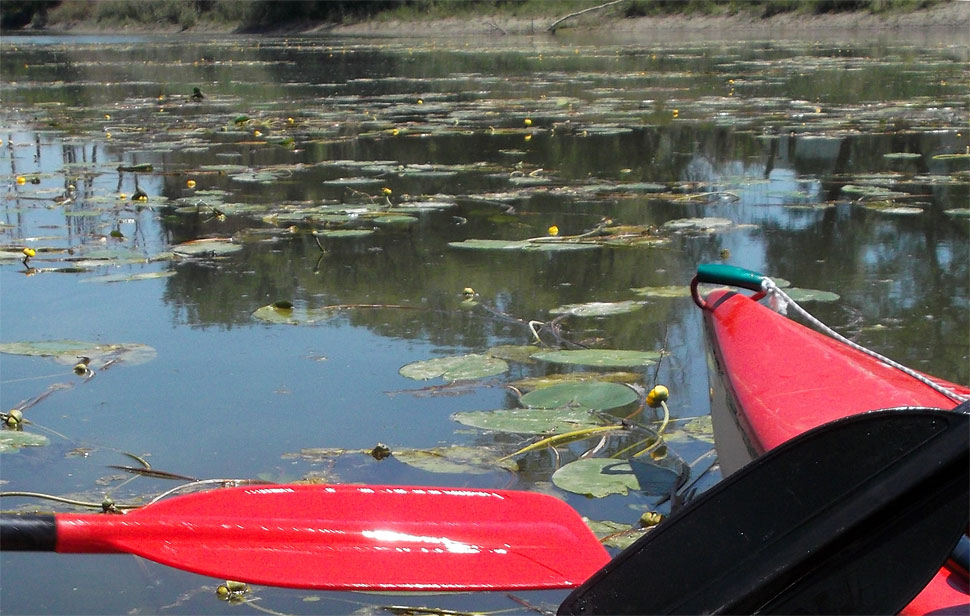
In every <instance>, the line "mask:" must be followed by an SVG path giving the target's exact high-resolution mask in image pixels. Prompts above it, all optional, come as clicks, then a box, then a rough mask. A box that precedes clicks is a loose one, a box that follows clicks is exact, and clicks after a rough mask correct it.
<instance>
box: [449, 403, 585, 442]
mask: <svg viewBox="0 0 970 616" xmlns="http://www.w3.org/2000/svg"><path fill="white" fill-rule="evenodd" d="M451 417H452V419H454V420H455V421H457V422H458V423H460V424H462V425H465V426H469V427H472V428H479V429H481V430H490V431H494V432H514V433H517V434H536V435H538V434H542V435H547V434H563V433H565V432H572V431H573V430H579V429H582V428H593V427H599V426H601V425H602V422H601V421H600V420H599V418H598V417H596V415H594V414H593V413H590V412H589V411H588V410H586V409H557V410H556V411H555V412H550V411H549V409H544V408H538V409H530V408H526V409H498V410H494V411H459V412H457V413H455V414H453V415H452V416H451Z"/></svg>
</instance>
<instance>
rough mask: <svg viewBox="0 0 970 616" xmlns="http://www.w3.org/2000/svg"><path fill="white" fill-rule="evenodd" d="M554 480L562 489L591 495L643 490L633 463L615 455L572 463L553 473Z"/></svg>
mask: <svg viewBox="0 0 970 616" xmlns="http://www.w3.org/2000/svg"><path fill="white" fill-rule="evenodd" d="M552 482H553V483H554V484H556V487H558V488H560V489H562V490H566V491H567V492H572V493H574V494H582V495H584V496H590V497H592V498H603V497H604V496H609V495H611V494H621V495H624V496H625V495H626V494H628V493H629V491H630V490H639V489H640V482H639V481H637V477H636V475H634V474H633V469H632V468H631V467H630V463H629V462H627V461H626V460H615V459H613V458H589V459H586V460H576V461H575V462H570V463H569V464H567V465H565V466H563V467H562V468H560V469H559V470H557V471H556V472H555V473H553V474H552Z"/></svg>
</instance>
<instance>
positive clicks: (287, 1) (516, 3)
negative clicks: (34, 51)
mask: <svg viewBox="0 0 970 616" xmlns="http://www.w3.org/2000/svg"><path fill="white" fill-rule="evenodd" d="M948 1H949V0H626V1H624V2H621V3H618V4H616V5H614V6H611V7H610V12H609V13H607V14H609V15H612V16H619V17H629V18H632V17H649V16H663V15H682V16H694V15H736V14H739V13H743V14H746V15H752V16H760V17H762V18H767V17H771V16H774V15H777V14H780V13H801V14H812V15H820V14H825V13H835V12H846V11H860V12H866V13H872V14H884V13H894V12H909V11H915V10H919V9H925V8H928V7H931V6H934V5H938V4H942V3H945V2H948ZM602 4H604V2H603V1H602V0H556V1H555V2H551V1H550V0H364V1H362V0H3V2H0V29H4V30H19V29H25V28H30V29H40V28H44V27H56V26H57V25H58V24H78V23H80V24H85V25H91V26H94V27H110V26H126V25H129V26H151V25H161V26H170V27H178V28H181V29H183V30H187V29H190V28H194V27H197V26H201V25H211V26H220V27H222V28H225V29H228V30H233V31H237V32H267V31H276V30H285V29H296V28H308V27H312V26H314V25H321V24H343V23H348V22H357V21H361V20H367V19H375V18H381V19H385V18H391V19H393V18H398V19H405V20H408V19H410V20H421V19H436V18H447V17H470V16H473V15H502V16H507V17H538V16H545V17H555V16H558V15H566V14H568V13H570V12H573V11H580V10H583V9H587V8H591V7H596V6H599V5H602Z"/></svg>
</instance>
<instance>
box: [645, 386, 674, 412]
mask: <svg viewBox="0 0 970 616" xmlns="http://www.w3.org/2000/svg"><path fill="white" fill-rule="evenodd" d="M669 397H670V392H669V391H668V390H667V388H666V387H664V386H663V385H657V386H656V387H654V388H653V389H651V390H650V393H648V394H647V406H649V407H650V408H657V407H658V406H660V403H661V402H666V401H667V399H668V398H669Z"/></svg>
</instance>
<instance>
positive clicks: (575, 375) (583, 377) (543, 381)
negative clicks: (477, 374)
mask: <svg viewBox="0 0 970 616" xmlns="http://www.w3.org/2000/svg"><path fill="white" fill-rule="evenodd" d="M536 352H538V349H537V350H536ZM642 376H643V375H642V374H637V373H635V372H564V373H562V374H547V375H545V376H533V377H526V378H524V379H519V380H517V381H514V382H512V383H510V385H512V386H514V387H515V388H516V389H519V390H533V389H542V388H543V387H551V386H553V385H557V384H559V383H572V382H576V381H604V382H606V381H608V382H611V383H633V382H635V381H638V380H640V379H641V378H642Z"/></svg>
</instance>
